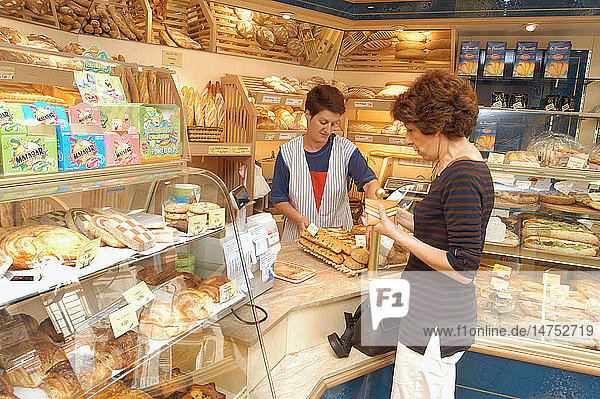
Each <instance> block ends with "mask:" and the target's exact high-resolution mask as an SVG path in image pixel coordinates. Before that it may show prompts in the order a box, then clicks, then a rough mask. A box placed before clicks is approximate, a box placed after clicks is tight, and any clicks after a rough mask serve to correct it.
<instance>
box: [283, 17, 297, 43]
mask: <svg viewBox="0 0 600 399" xmlns="http://www.w3.org/2000/svg"><path fill="white" fill-rule="evenodd" d="M283 27H284V28H285V30H287V33H288V36H289V37H290V38H295V37H298V23H297V22H296V21H294V20H293V19H289V20H287V21H285V22H284V23H283Z"/></svg>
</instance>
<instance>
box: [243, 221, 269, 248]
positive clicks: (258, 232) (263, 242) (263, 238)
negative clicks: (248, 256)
mask: <svg viewBox="0 0 600 399" xmlns="http://www.w3.org/2000/svg"><path fill="white" fill-rule="evenodd" d="M248 232H249V233H250V236H251V237H252V242H253V243H254V246H255V253H256V256H260V255H262V254H264V253H265V252H267V250H268V248H269V246H268V244H267V229H266V228H265V226H263V225H262V224H260V225H258V226H254V227H251V228H250V229H248Z"/></svg>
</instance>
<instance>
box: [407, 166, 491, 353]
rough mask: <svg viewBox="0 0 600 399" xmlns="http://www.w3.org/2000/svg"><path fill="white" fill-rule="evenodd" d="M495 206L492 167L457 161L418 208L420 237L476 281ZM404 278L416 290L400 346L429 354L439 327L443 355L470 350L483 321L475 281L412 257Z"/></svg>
mask: <svg viewBox="0 0 600 399" xmlns="http://www.w3.org/2000/svg"><path fill="white" fill-rule="evenodd" d="M493 206H494V185H493V182H492V177H491V175H490V171H489V169H488V167H487V165H486V163H485V162H482V161H473V160H467V159H462V160H457V161H454V162H453V163H451V164H450V165H448V166H447V167H446V169H444V170H443V171H442V173H441V174H440V175H439V176H438V177H437V178H436V179H435V180H434V181H433V182H432V183H431V187H430V191H429V194H428V195H427V196H426V197H425V198H423V199H422V200H421V201H420V202H419V203H418V204H416V206H415V211H414V226H415V231H414V234H415V237H416V238H418V239H419V240H421V241H423V242H425V243H426V244H429V245H431V246H433V247H435V248H438V249H442V250H444V251H447V252H446V256H447V258H448V262H449V263H450V265H451V266H452V267H453V268H454V269H455V270H456V271H458V272H460V273H461V274H463V275H465V276H466V277H469V278H474V277H475V274H477V269H478V268H479V263H480V260H481V254H482V251H483V244H484V240H485V230H486V227H487V223H488V220H489V218H490V214H491V212H492V208H493ZM402 277H403V278H404V279H406V280H408V281H409V282H410V290H411V291H410V302H409V310H408V314H407V315H406V317H404V318H402V319H401V322H400V342H402V343H403V344H404V345H406V346H407V347H409V348H411V349H413V350H415V351H417V352H419V353H421V354H424V353H425V348H426V346H427V343H428V342H429V339H430V337H431V330H430V329H432V328H435V327H438V330H439V331H440V346H441V354H442V357H446V356H451V355H453V354H454V353H456V352H460V351H464V350H467V349H468V348H469V347H470V346H471V345H472V344H473V341H474V338H475V337H474V336H473V335H472V334H470V332H471V331H469V330H470V329H471V328H473V327H475V325H476V323H477V302H476V300H475V289H474V286H473V283H470V284H461V283H459V282H458V281H456V280H454V279H452V278H450V277H448V276H446V275H445V274H442V273H440V272H437V271H435V270H434V269H433V268H431V267H430V266H428V265H427V264H425V263H424V262H422V261H421V260H420V259H418V258H417V257H416V256H414V255H412V254H411V255H410V258H409V260H408V264H407V266H406V269H405V271H404V273H403V274H402ZM450 329H452V330H450Z"/></svg>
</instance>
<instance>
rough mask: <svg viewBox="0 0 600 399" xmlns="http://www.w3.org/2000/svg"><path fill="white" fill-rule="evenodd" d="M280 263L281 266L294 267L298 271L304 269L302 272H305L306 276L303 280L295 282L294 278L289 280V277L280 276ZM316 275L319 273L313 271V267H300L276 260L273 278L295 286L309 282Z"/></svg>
mask: <svg viewBox="0 0 600 399" xmlns="http://www.w3.org/2000/svg"><path fill="white" fill-rule="evenodd" d="M278 263H279V264H285V265H290V266H292V267H294V268H297V269H302V271H304V272H305V273H306V276H305V277H302V278H301V279H297V280H294V279H292V278H288V277H285V276H282V275H279V274H278V273H277V264H278ZM316 274H317V271H316V270H315V269H313V268H312V267H305V266H300V265H297V264H295V263H290V262H283V261H280V260H276V261H275V267H274V268H273V276H275V278H278V279H280V280H283V281H287V282H289V283H294V284H299V283H302V282H304V281H306V280H308V279H309V278H311V277H314V276H315V275H316Z"/></svg>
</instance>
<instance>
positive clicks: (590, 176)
mask: <svg viewBox="0 0 600 399" xmlns="http://www.w3.org/2000/svg"><path fill="white" fill-rule="evenodd" d="M488 167H489V168H490V170H491V171H492V172H501V173H510V174H514V175H516V176H523V177H532V176H533V177H550V178H555V179H559V180H600V171H599V170H592V169H567V168H553V167H549V166H518V165H507V164H501V165H498V164H488Z"/></svg>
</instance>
